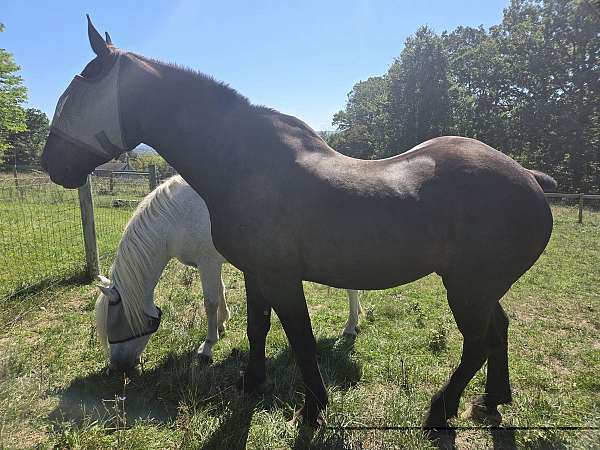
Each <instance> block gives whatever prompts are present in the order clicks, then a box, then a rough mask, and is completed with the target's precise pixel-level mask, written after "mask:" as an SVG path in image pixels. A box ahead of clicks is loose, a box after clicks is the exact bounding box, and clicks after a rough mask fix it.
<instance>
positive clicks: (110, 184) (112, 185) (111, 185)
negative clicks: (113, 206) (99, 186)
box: [108, 172, 115, 195]
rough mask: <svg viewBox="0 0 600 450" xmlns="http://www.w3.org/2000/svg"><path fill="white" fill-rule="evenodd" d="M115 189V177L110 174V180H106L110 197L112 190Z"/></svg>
mask: <svg viewBox="0 0 600 450" xmlns="http://www.w3.org/2000/svg"><path fill="white" fill-rule="evenodd" d="M114 188H115V176H114V175H113V173H112V172H111V173H110V178H109V179H108V189H109V191H110V195H112V194H113V189H114Z"/></svg>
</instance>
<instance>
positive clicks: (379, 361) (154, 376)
mask: <svg viewBox="0 0 600 450" xmlns="http://www.w3.org/2000/svg"><path fill="white" fill-rule="evenodd" d="M553 212H554V217H555V228H554V233H553V236H552V239H551V241H550V243H549V246H548V248H547V249H546V251H545V253H544V254H543V255H542V257H541V258H540V260H539V261H538V262H537V263H536V265H535V266H534V267H533V268H532V269H531V270H530V271H529V272H528V273H527V274H525V275H524V276H523V277H522V279H521V280H519V281H518V282H517V283H516V284H515V285H514V286H513V288H512V289H511V290H510V291H509V293H508V294H507V295H506V296H505V297H504V299H503V300H502V302H503V305H504V306H505V309H506V310H507V313H508V315H509V317H510V319H511V325H510V331H509V358H510V369H511V381H512V386H513V390H514V396H513V397H514V400H513V404H512V405H509V406H505V407H502V414H503V425H505V426H513V427H565V426H574V427H578V426H580V427H598V426H600V375H599V370H600V213H598V212H586V217H585V219H584V223H583V224H577V223H576V221H577V213H576V211H575V210H573V209H572V208H567V207H560V206H555V207H553ZM398 257H399V258H401V257H402V255H398ZM224 279H225V284H226V287H227V293H226V295H227V300H228V302H229V304H230V308H231V311H232V319H231V321H230V322H229V323H228V328H227V331H226V333H225V335H224V336H223V339H222V340H221V341H220V342H219V343H218V344H217V345H216V346H215V350H214V352H215V354H214V362H213V363H212V364H211V365H209V364H206V363H203V362H202V361H199V360H198V358H197V357H196V355H195V350H196V347H197V346H198V345H199V344H200V342H201V341H202V340H203V338H204V337H205V335H206V316H205V314H204V311H203V308H202V306H201V305H202V303H201V301H202V293H201V290H200V283H199V279H198V276H197V274H196V272H195V271H194V270H192V269H189V268H185V267H183V266H182V265H181V264H179V263H176V262H175V261H173V262H171V264H170V265H169V266H168V268H167V270H166V271H165V273H164V275H163V278H162V279H161V281H160V283H159V286H158V288H157V290H156V296H155V301H156V303H157V304H158V305H160V306H161V308H162V309H163V321H162V324H161V327H160V329H159V330H158V332H157V334H156V335H155V336H154V337H153V338H152V339H151V341H150V344H149V346H148V348H147V351H146V353H145V356H144V361H143V364H142V366H141V367H140V368H139V370H138V371H137V373H135V374H133V375H132V376H131V377H130V378H129V379H124V378H122V377H121V376H119V375H118V374H108V373H107V370H106V366H105V362H104V359H103V355H102V352H101V349H100V347H99V346H98V344H97V342H96V337H95V332H94V320H93V309H94V303H95V300H96V297H97V290H96V288H95V287H94V284H93V283H92V284H79V285H70V286H62V287H60V288H51V289H47V290H45V291H43V292H41V293H39V294H37V295H36V296H34V297H33V298H32V299H31V300H30V302H33V306H34V308H33V309H32V310H31V311H30V312H29V313H28V314H26V315H24V316H23V317H22V318H20V320H18V321H15V322H14V324H13V325H11V326H10V327H3V328H2V329H0V448H32V447H37V448H81V449H96V448H126V449H147V448H155V449H162V448H211V449H212V448H215V449H237V448H250V449H275V448H277V449H285V448H315V449H337V448H344V449H390V448H398V449H400V448H410V449H413V448H415V449H421V448H422V449H425V448H431V444H430V443H429V442H428V441H427V440H425V439H424V438H423V437H422V436H421V434H420V432H419V431H418V430H415V429H408V430H387V431H381V430H343V429H339V428H336V427H339V426H393V427H396V426H397V427H414V426H418V425H419V423H420V420H421V417H422V415H423V413H424V411H425V410H426V408H427V406H428V402H429V400H430V397H431V395H432V394H433V393H434V391H435V390H436V389H437V388H439V387H440V386H441V385H442V384H443V383H444V382H445V381H446V379H447V378H448V376H449V374H450V373H451V370H452V368H453V367H455V366H456V364H457V363H458V360H459V357H460V348H461V344H462V340H461V338H460V334H459V332H458V330H457V328H456V325H455V324H454V321H453V319H452V316H451V313H450V310H449V308H448V306H447V303H446V299H445V291H444V288H443V285H442V283H441V281H440V279H439V278H438V277H437V276H433V275H432V276H428V277H426V278H424V279H422V280H419V281H417V282H414V283H411V284H409V285H405V286H400V287H398V288H394V289H389V290H385V291H371V292H365V293H363V294H362V296H361V301H362V304H363V308H364V309H365V311H366V314H365V315H364V316H362V317H361V324H362V329H361V333H360V334H359V336H358V337H357V339H356V340H355V342H351V341H349V340H342V339H339V333H340V332H341V330H342V328H343V326H344V323H345V320H346V317H347V311H348V307H347V300H346V294H345V291H342V290H336V289H329V288H327V287H324V286H320V285H316V284H313V283H306V284H305V287H306V293H307V298H308V302H309V307H310V311H311V316H312V321H313V328H314V331H315V336H316V338H317V341H318V347H319V358H320V363H321V369H322V373H323V377H324V380H325V383H326V385H327V387H328V391H329V395H330V406H329V408H328V410H327V424H328V428H326V429H323V430H320V431H318V432H317V433H315V434H314V436H309V435H307V434H305V433H299V432H298V430H297V429H295V428H292V427H289V426H287V425H286V420H288V419H290V418H291V416H292V412H293V408H294V406H296V405H298V402H299V401H300V399H301V398H300V395H299V394H298V391H299V390H300V389H301V385H300V375H299V371H298V369H297V367H296V366H295V363H294V361H293V356H292V355H291V354H290V351H289V349H288V344H287V340H286V338H285V336H284V333H283V331H282V329H281V326H280V325H279V323H278V321H277V319H276V317H275V316H273V325H272V328H271V332H270V334H269V337H268V347H267V355H268V361H267V372H268V377H269V382H268V387H267V388H266V390H265V392H264V393H263V394H262V395H256V396H245V395H242V394H240V393H238V392H237V390H236V389H235V387H234V384H235V382H236V381H237V378H238V376H239V371H240V369H241V368H243V366H244V363H245V360H246V356H247V349H248V344H247V339H246V334H245V328H246V318H245V315H246V309H245V308H246V307H245V296H244V286H243V278H242V275H241V273H240V272H238V271H237V270H236V269H234V268H232V267H231V266H225V270H224ZM14 301H18V299H14ZM0 314H2V315H3V317H2V322H3V323H10V322H13V320H12V318H11V317H7V316H10V315H11V314H13V311H12V309H10V308H8V309H7V310H3V311H0ZM484 380H485V377H484V371H483V370H482V371H480V372H479V373H478V374H477V375H476V377H475V379H474V380H473V381H472V382H471V383H470V385H469V386H468V388H467V390H466V392H465V395H464V396H463V401H462V403H461V409H460V411H461V412H462V411H463V410H464V408H465V399H469V398H471V397H473V396H475V395H476V394H477V393H479V392H482V390H483V387H484ZM453 423H454V424H455V425H457V426H462V427H469V426H471V425H473V424H472V423H471V422H469V421H467V420H464V419H461V418H460V417H459V418H457V419H454V421H453ZM456 445H457V448H459V449H480V448H507V449H510V448H534V449H545V448H551V449H562V448H580V449H587V448H598V447H599V445H600V432H599V431H597V430H561V429H553V428H550V429H539V428H531V429H519V430H516V431H514V430H504V431H502V430H497V431H490V430H488V429H468V428H463V429H459V430H458V437H457V441H456Z"/></svg>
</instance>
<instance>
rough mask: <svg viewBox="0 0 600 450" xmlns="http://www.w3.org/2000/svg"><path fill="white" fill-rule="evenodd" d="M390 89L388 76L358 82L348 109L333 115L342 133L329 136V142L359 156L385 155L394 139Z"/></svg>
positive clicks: (343, 150) (350, 96) (342, 150)
mask: <svg viewBox="0 0 600 450" xmlns="http://www.w3.org/2000/svg"><path fill="white" fill-rule="evenodd" d="M388 91H389V88H388V80H387V79H386V78H385V77H371V78H369V79H368V80H367V81H361V82H359V83H357V84H355V85H354V87H353V88H352V91H351V92H350V93H349V94H348V103H347V105H346V109H345V110H344V111H340V112H338V113H337V114H335V116H334V117H333V124H334V125H336V126H337V127H338V129H339V130H341V134H340V133H336V134H334V135H332V136H330V137H329V138H328V141H330V144H331V145H332V146H334V148H336V149H338V150H339V151H340V152H342V153H347V154H352V155H354V156H356V157H359V158H369V157H378V156H379V155H384V154H385V152H386V151H388V149H389V144H390V142H391V136H390V135H389V134H388V132H390V131H392V130H393V128H392V127H391V126H390V119H389V105H388V97H389V96H388Z"/></svg>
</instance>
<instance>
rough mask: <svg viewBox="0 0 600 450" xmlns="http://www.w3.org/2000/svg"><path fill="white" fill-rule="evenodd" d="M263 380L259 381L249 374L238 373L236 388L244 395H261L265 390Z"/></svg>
mask: <svg viewBox="0 0 600 450" xmlns="http://www.w3.org/2000/svg"><path fill="white" fill-rule="evenodd" d="M266 385H267V383H266V381H265V378H262V379H259V378H257V377H256V376H254V375H252V374H251V373H248V372H245V371H243V370H242V371H240V379H239V380H238V381H237V383H236V386H237V388H238V390H239V391H241V392H243V393H245V394H252V393H258V394H260V393H263V392H264V391H265V388H266Z"/></svg>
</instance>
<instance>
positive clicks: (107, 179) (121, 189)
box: [92, 172, 150, 274]
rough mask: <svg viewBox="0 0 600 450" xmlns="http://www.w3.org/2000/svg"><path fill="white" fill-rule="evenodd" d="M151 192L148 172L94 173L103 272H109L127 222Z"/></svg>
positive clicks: (99, 246) (95, 206) (93, 186)
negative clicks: (99, 174) (95, 174)
mask: <svg viewBox="0 0 600 450" xmlns="http://www.w3.org/2000/svg"><path fill="white" fill-rule="evenodd" d="M149 192H150V181H149V175H148V173H146V172H129V173H126V172H114V173H113V174H112V175H111V176H92V195H93V197H94V217H95V221H96V235H97V239H98V253H99V256H100V271H101V273H103V274H107V273H108V271H109V269H110V265H111V264H112V261H113V259H114V255H115V251H116V248H117V246H118V244H119V241H120V239H121V234H122V233H123V230H124V229H125V225H127V222H128V221H129V219H130V218H131V215H132V214H133V211H134V210H135V208H136V207H137V205H138V203H139V202H140V200H142V199H143V198H144V197H145V196H146V195H147V194H148V193H149Z"/></svg>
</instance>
